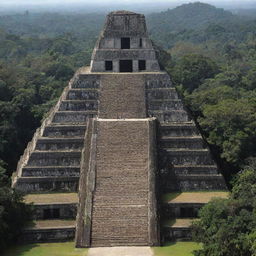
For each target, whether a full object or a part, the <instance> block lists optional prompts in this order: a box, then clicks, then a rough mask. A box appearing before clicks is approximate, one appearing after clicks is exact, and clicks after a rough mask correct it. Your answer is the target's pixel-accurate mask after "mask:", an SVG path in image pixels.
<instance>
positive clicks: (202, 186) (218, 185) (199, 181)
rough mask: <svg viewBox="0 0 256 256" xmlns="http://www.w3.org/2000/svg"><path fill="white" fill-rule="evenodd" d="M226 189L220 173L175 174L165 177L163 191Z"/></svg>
mask: <svg viewBox="0 0 256 256" xmlns="http://www.w3.org/2000/svg"><path fill="white" fill-rule="evenodd" d="M225 189H227V187H226V184H225V181H224V179H223V176H222V175H221V174H205V175H204V174H198V175H193V174H190V175H175V176H172V175H171V176H170V177H165V186H164V191H169V192H171V191H198V190H206V191H207V190H208V191H209V190H225Z"/></svg>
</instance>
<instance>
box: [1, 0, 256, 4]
mask: <svg viewBox="0 0 256 256" xmlns="http://www.w3.org/2000/svg"><path fill="white" fill-rule="evenodd" d="M196 1H197V0H195V1H193V0H192V1H186V0H160V1H159V0H139V1H138V0H93V1H91V0H0V5H1V4H4V5H11V4H15V5H17V4H20V5H37V4H40V5H46V4H47V5H50V4H70V3H79V4H92V3H97V4H109V3H111V4H133V3H140V4H142V3H143V2H145V3H156V4H157V3H159V2H161V3H166V4H168V3H170V4H179V3H184V2H196ZM201 2H207V3H216V4H220V3H222V4H229V5H233V4H234V5H237V4H240V5H243V4H253V3H255V0H202V1H201Z"/></svg>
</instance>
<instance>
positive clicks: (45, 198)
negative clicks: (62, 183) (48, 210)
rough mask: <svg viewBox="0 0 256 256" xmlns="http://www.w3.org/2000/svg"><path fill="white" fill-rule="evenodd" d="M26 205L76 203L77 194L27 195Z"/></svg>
mask: <svg viewBox="0 0 256 256" xmlns="http://www.w3.org/2000/svg"><path fill="white" fill-rule="evenodd" d="M25 202H26V203H35V204H47V203H77V202H78V197H77V193H45V194H43V193H42V194H28V195H26V196H25Z"/></svg>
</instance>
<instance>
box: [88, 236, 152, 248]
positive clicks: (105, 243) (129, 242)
mask: <svg viewBox="0 0 256 256" xmlns="http://www.w3.org/2000/svg"><path fill="white" fill-rule="evenodd" d="M131 238H133V239H131ZM131 238H126V239H122V238H120V239H118V237H115V238H111V237H109V238H106V239H93V240H92V241H91V247H109V246H111V247H118V246H148V240H146V239H141V238H140V237H131Z"/></svg>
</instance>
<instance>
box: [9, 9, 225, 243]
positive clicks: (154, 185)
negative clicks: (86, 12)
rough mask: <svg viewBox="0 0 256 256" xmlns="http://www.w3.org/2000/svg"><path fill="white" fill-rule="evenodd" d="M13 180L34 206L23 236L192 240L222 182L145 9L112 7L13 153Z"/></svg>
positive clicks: (222, 191) (77, 239)
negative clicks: (159, 53) (162, 59)
mask: <svg viewBox="0 0 256 256" xmlns="http://www.w3.org/2000/svg"><path fill="white" fill-rule="evenodd" d="M13 186H14V187H15V188H16V189H18V190H20V191H23V192H25V193H26V197H25V198H26V202H27V203H30V202H33V203H34V206H35V214H34V218H35V225H34V226H31V227H28V228H27V229H26V230H24V234H23V239H24V241H26V242H46V241H48V242H54V241H66V240H70V239H71V240H72V239H74V240H75V243H76V246H77V247H102V246H142V245H143V246H144V245H146V246H154V245H159V244H161V242H162V241H168V240H169V241H171V240H177V239H183V240H186V239H187V240H188V239H190V238H191V233H190V224H191V220H193V219H195V218H197V213H198V210H199V209H200V208H201V207H202V206H203V205H204V204H205V203H207V202H208V201H209V200H210V199H211V198H213V197H226V196H227V192H226V184H225V181H224V179H223V177H222V175H221V174H220V171H219V169H218V167H217V165H216V163H215V162H214V160H213V158H212V156H211V153H210V151H209V149H208V147H207V145H206V143H205V142H204V140H203V138H202V136H201V135H200V133H199V131H198V129H197V127H196V125H195V123H194V122H193V120H192V119H191V117H190V116H189V114H188V112H187V111H186V109H185V107H184V105H183V103H182V100H181V99H180V98H179V96H178V94H177V92H176V89H175V88H174V87H173V85H172V83H171V79H170V77H169V75H168V74H167V73H166V72H165V71H164V70H161V69H160V66H159V64H158V60H157V58H156V52H155V50H154V48H153V46H152V42H151V40H150V39H149V36H148V32H147V28H146V22H145V17H144V15H141V14H137V13H132V12H128V11H117V12H111V13H110V14H109V15H108V16H107V18H106V23H105V26H104V29H103V31H102V32H101V34H100V36H99V39H98V41H97V43H96V46H95V48H94V50H93V54H92V59H91V65H90V67H83V68H81V69H79V70H78V71H77V72H76V73H75V75H74V77H73V78H72V79H71V81H70V82H69V84H68V86H67V87H66V88H65V89H64V91H63V93H62V95H61V97H60V99H59V101H58V102H57V104H56V105H55V106H54V107H53V108H52V110H51V111H50V113H49V114H48V117H47V118H46V119H45V120H44V121H43V123H42V125H41V127H40V128H38V129H37V131H36V132H35V134H34V137H33V139H32V141H31V142H30V143H29V144H28V146H27V149H26V150H25V152H24V154H23V156H22V157H21V159H20V161H19V163H18V166H17V171H16V173H15V175H14V177H13Z"/></svg>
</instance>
